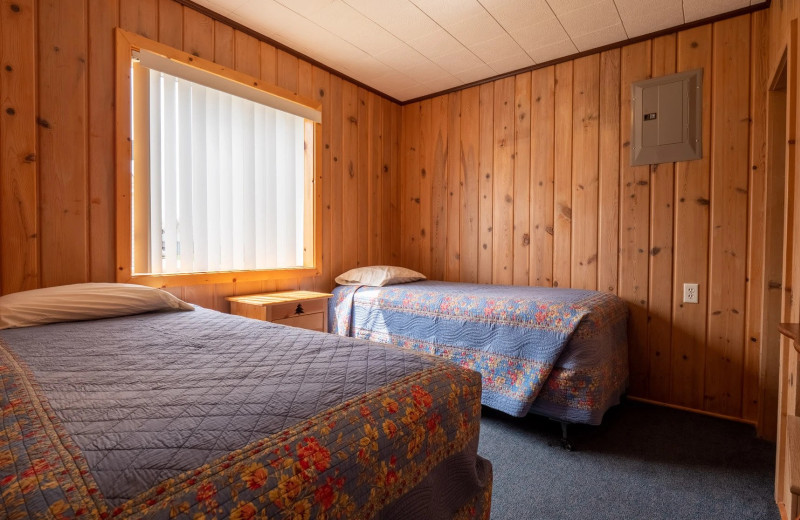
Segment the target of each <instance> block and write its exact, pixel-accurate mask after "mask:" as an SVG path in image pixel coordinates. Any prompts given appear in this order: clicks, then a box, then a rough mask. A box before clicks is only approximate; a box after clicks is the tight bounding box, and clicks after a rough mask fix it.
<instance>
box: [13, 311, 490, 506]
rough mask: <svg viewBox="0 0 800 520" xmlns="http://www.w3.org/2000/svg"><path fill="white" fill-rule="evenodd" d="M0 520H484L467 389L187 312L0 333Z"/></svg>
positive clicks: (383, 359) (365, 356)
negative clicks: (226, 519) (227, 519)
mask: <svg viewBox="0 0 800 520" xmlns="http://www.w3.org/2000/svg"><path fill="white" fill-rule="evenodd" d="M0 384H1V385H2V393H1V394H0V410H2V414H3V415H2V417H3V422H2V432H3V435H0V488H2V502H0V517H3V518H36V517H55V518H61V517H71V518H142V517H144V518H173V517H186V518H215V517H230V518H237V519H244V518H251V517H254V516H255V515H259V517H261V515H262V514H263V515H265V516H266V517H269V518H298V519H299V518H413V517H419V516H417V515H423V516H425V517H429V518H488V515H489V505H490V496H491V465H490V464H489V463H488V461H486V460H484V459H482V458H480V457H479V456H478V455H477V442H478V433H479V427H480V423H479V420H480V375H479V374H477V373H475V372H471V371H467V370H464V369H462V368H460V367H458V366H455V365H454V364H452V363H449V362H445V361H442V360H439V359H436V358H434V357H431V356H423V355H415V354H413V353H410V352H408V351H404V350H401V349H398V348H391V347H387V346H384V345H377V344H374V343H369V342H366V341H362V340H357V339H352V338H343V337H339V336H333V335H328V334H323V333H317V332H312V331H306V330H302V329H296V328H292V327H286V326H281V325H274V324H270V323H264V322H258V321H255V320H249V319H246V318H239V317H236V316H229V315H224V314H221V313H218V312H214V311H209V310H205V309H201V308H197V309H196V311H195V312H182V313H153V314H142V315H137V316H128V317H123V318H113V319H105V320H95V321H86V322H74V323H60V324H52V325H45V326H39V327H31V328H27V329H11V330H5V331H0Z"/></svg>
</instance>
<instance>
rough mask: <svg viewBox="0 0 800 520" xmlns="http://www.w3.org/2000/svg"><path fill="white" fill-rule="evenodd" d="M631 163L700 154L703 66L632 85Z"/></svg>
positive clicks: (698, 156) (632, 164) (659, 161)
mask: <svg viewBox="0 0 800 520" xmlns="http://www.w3.org/2000/svg"><path fill="white" fill-rule="evenodd" d="M631 90H632V92H631V100H632V103H633V125H632V126H631V166H639V165H643V164H656V163H665V162H676V161H689V160H692V159H700V158H702V157H703V150H702V144H703V132H702V131H703V129H702V120H703V110H702V107H703V105H702V103H703V69H695V70H690V71H686V72H680V73H678V74H670V75H669V76H662V77H660V78H653V79H647V80H642V81H637V82H635V83H633V85H632V86H631Z"/></svg>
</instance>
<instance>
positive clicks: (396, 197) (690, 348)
mask: <svg viewBox="0 0 800 520" xmlns="http://www.w3.org/2000/svg"><path fill="white" fill-rule="evenodd" d="M15 5H16V6H18V7H19V9H18V10H12V9H7V8H4V9H3V10H1V11H0V29H2V30H0V38H2V41H3V45H2V47H0V53H2V57H3V64H4V69H3V70H0V96H1V99H2V113H0V142H2V143H3V152H2V154H0V236H1V237H2V241H0V253H1V254H0V292H2V293H9V292H14V291H18V290H22V289H27V288H34V287H39V286H48V285H54V284H61V283H70V282H80V281H110V280H113V279H114V269H115V265H114V250H113V244H114V240H115V237H114V222H113V215H114V213H115V206H114V200H113V190H114V187H113V177H114V172H113V164H114V157H113V145H114V143H113V139H114V136H113V132H112V130H111V129H112V125H113V123H114V122H113V113H112V103H113V55H112V52H113V51H112V41H113V36H112V35H113V31H112V29H113V28H114V27H116V26H119V27H122V28H124V29H126V30H130V31H133V32H137V33H139V34H142V35H145V36H147V37H149V38H153V39H160V40H161V41H163V42H164V43H168V44H170V45H173V46H176V47H180V48H182V49H183V50H185V51H187V52H190V53H192V54H196V55H198V56H200V57H203V58H206V59H211V60H214V61H215V62H217V63H219V64H222V65H225V66H228V67H233V68H236V69H238V70H241V71H243V72H247V73H249V74H252V75H254V76H257V77H260V78H261V80H262V81H269V82H274V83H276V84H279V85H281V86H283V87H286V88H289V89H291V90H293V91H297V92H301V93H303V94H305V95H310V96H313V97H315V98H316V99H318V100H320V101H321V102H322V105H323V129H322V140H323V152H322V173H323V185H322V199H323V210H322V211H323V215H322V221H323V241H322V242H323V244H322V247H323V265H322V275H321V276H319V277H316V278H314V279H304V280H280V281H263V282H248V283H232V284H217V285H202V286H192V287H178V288H173V289H171V290H172V291H173V292H174V293H176V294H178V295H179V296H182V297H184V298H186V299H187V300H189V301H192V302H195V303H198V304H200V305H205V306H208V307H212V308H218V309H221V310H226V309H227V303H226V302H225V300H224V298H225V297H226V296H228V295H231V294H245V293H248V292H253V291H258V290H275V289H289V288H296V287H303V288H314V289H317V290H329V289H330V288H331V287H332V285H333V284H332V279H333V278H334V277H335V276H336V275H338V274H339V273H341V272H342V271H344V270H345V269H348V268H351V267H355V266H357V265H364V264H374V263H391V264H401V265H406V266H408V267H411V268H414V269H418V270H421V271H423V272H425V273H426V274H428V275H429V276H431V277H432V278H440V279H447V280H462V281H468V282H480V283H518V284H530V285H545V286H550V285H556V286H559V287H585V288H590V289H598V290H603V291H610V292H615V293H617V294H619V295H620V296H622V297H623V298H625V299H626V301H628V303H629V305H630V308H631V331H630V332H631V339H632V341H631V351H630V361H631V393H632V394H633V395H636V396H640V397H645V398H650V399H655V400H659V401H663V402H667V403H673V404H677V405H682V406H687V407H691V408H696V409H702V410H707V411H711V412H715V413H721V414H724V415H730V416H735V417H741V418H744V419H747V420H755V419H756V417H757V415H758V413H760V412H759V402H758V400H759V396H760V395H761V392H760V389H759V388H756V385H757V384H758V383H757V382H758V379H759V378H758V372H759V370H762V367H760V366H759V356H758V352H759V351H760V348H761V335H760V334H759V323H760V316H762V315H763V314H762V313H763V311H762V309H761V308H760V306H761V305H762V304H763V298H761V297H760V295H759V294H758V291H752V290H751V289H750V286H749V285H748V284H749V283H764V277H765V275H764V273H763V258H761V259H760V257H759V253H761V254H762V256H763V246H762V245H760V243H759V242H757V240H761V235H760V233H759V231H758V230H759V229H760V228H759V225H760V222H761V221H760V220H759V219H758V218H757V217H758V215H762V214H764V211H765V208H764V207H763V204H764V196H763V195H762V194H761V193H763V190H764V189H765V187H764V186H765V185H764V184H763V183H764V182H765V181H764V177H763V176H759V174H758V168H759V167H762V166H761V165H763V163H764V157H763V142H764V133H765V132H764V130H763V125H764V121H763V118H764V107H763V95H762V94H763V92H762V91H763V89H764V85H765V82H766V81H767V79H766V78H771V77H772V71H774V70H775V69H776V67H777V63H778V61H779V58H780V49H781V45H783V42H785V40H786V38H787V36H786V35H787V34H788V23H787V18H790V17H791V16H793V14H792V13H794V15H796V14H797V13H795V11H796V9H795V8H794V7H793V8H792V9H793V10H792V12H791V13H788V14H787V12H784V11H785V9H784V8H783V7H780V6H777V5H775V4H773V7H772V8H771V9H770V10H769V12H768V13H764V14H759V13H756V14H753V15H745V16H742V17H738V18H736V19H730V20H724V21H722V22H717V23H715V24H713V25H705V26H700V27H696V28H693V29H689V30H686V31H682V32H679V33H676V34H671V35H665V36H662V37H659V38H657V39H654V40H651V41H645V42H641V43H637V44H635V45H630V46H626V47H623V48H620V49H612V50H608V51H604V52H602V53H598V54H594V55H589V56H585V57H582V58H580V59H577V60H573V61H567V62H564V63H561V64H558V65H555V66H551V67H546V68H542V69H538V70H535V71H532V72H526V73H524V74H519V75H517V76H514V77H510V78H505V79H502V80H498V81H495V82H490V83H486V84H483V85H480V86H476V87H472V88H470V89H466V90H463V91H459V92H455V93H450V94H447V95H444V96H440V97H437V98H433V99H430V100H426V101H423V102H418V103H413V104H410V105H406V106H403V107H400V106H398V105H396V104H394V103H392V102H390V101H388V100H386V99H382V98H380V97H378V96H376V95H374V94H372V93H370V92H368V91H365V90H363V89H360V88H358V87H357V86H355V85H353V84H351V83H349V82H347V81H346V80H343V79H342V78H341V77H339V76H337V75H335V74H330V73H328V72H327V71H323V70H321V69H318V68H317V67H313V66H312V65H311V64H309V63H305V62H303V61H301V60H299V59H297V58H296V57H294V56H292V55H290V54H288V53H286V52H284V51H281V50H277V49H275V47H273V46H272V45H270V44H268V43H266V42H260V41H258V40H256V39H254V38H253V37H251V36H249V35H246V34H244V33H241V32H238V31H236V30H235V29H234V28H232V27H230V26H228V25H226V24H224V23H221V22H220V21H218V20H214V19H212V18H210V17H208V16H206V15H204V14H202V13H199V12H196V11H194V10H192V9H190V8H188V7H185V6H182V5H180V4H179V3H177V2H175V1H173V0H101V1H96V2H95V1H91V2H87V1H86V0H82V1H79V2H72V3H69V2H68V3H64V2H55V1H53V0H42V1H40V2H33V1H30V0H20V1H19V2H15ZM63 19H69V20H70V21H71V22H74V23H70V24H68V25H64V24H63V23H59V22H60V21H61V20H63ZM765 20H768V21H769V23H770V24H771V26H775V27H777V30H776V31H777V32H775V33H774V35H773V34H772V33H770V34H769V35H768V36H767V35H765V31H764V30H763V28H762V27H760V26H759V24H762V25H763V24H764V23H765ZM759 30H760V31H761V32H759ZM35 49H38V52H36V53H35V52H34V50H35ZM765 54H767V55H768V56H769V60H768V62H767V63H768V65H766V66H765V67H766V70H761V69H760V68H759V63H761V61H762V60H761V58H763V56H764V55H765ZM698 67H702V68H704V70H705V78H706V81H705V82H704V92H703V94H704V106H703V147H704V151H705V154H704V157H703V159H701V160H697V161H689V162H682V163H676V164H674V165H658V166H657V167H639V168H631V167H630V166H629V154H630V148H629V147H630V143H629V142H628V136H629V132H630V110H629V106H630V105H629V103H630V81H633V80H635V79H640V78H644V77H649V76H652V75H660V74H666V73H669V72H672V71H683V70H689V69H693V68H698ZM762 68H763V67H762ZM790 101H791V102H790V105H791V106H796V100H790ZM759 125H760V126H759ZM759 128H760V130H759ZM712 129H714V131H713V132H712ZM712 136H713V137H712ZM790 160H791V158H790ZM789 182H793V181H792V180H791V179H790V180H789ZM791 186H794V184H791ZM759 190H761V191H759ZM795 213H796V212H794V211H793V208H790V210H789V212H788V213H787V214H788V215H789V217H790V219H793V218H794V216H793V215H794V214H795ZM790 224H791V225H793V222H791V223H790ZM789 229H790V231H791V229H793V227H791V226H790V227H789ZM787 243H789V244H790V245H792V246H793V244H794V242H793V241H792V237H791V236H790V237H788V238H787ZM759 262H761V263H759ZM748 277H751V278H752V280H751V281H750V282H748ZM759 280H760V281H759ZM684 282H697V283H699V284H700V295H701V298H700V304H699V305H684V304H682V303H681V301H680V300H681V298H680V297H681V293H682V284H683V283H684ZM787 291H788V289H787ZM787 294H788V292H787ZM796 314H797V312H796V311H793V314H792V315H796ZM787 316H789V317H791V316H790V314H789V313H787Z"/></svg>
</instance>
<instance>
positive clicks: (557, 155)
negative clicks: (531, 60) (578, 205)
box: [553, 61, 573, 287]
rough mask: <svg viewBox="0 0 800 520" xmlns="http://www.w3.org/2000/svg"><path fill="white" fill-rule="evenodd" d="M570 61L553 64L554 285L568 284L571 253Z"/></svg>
mask: <svg viewBox="0 0 800 520" xmlns="http://www.w3.org/2000/svg"><path fill="white" fill-rule="evenodd" d="M572 73H573V70H572V62H571V61H567V62H564V63H559V64H558V65H556V75H555V98H554V99H555V130H554V132H553V134H554V145H553V150H554V152H553V153H554V156H553V157H554V161H555V167H554V177H553V194H554V204H553V211H554V215H553V287H569V286H570V281H571V279H570V265H571V256H572Z"/></svg>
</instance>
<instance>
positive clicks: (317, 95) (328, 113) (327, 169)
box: [261, 46, 338, 291]
mask: <svg viewBox="0 0 800 520" xmlns="http://www.w3.org/2000/svg"><path fill="white" fill-rule="evenodd" d="M261 60H262V61H261V74H262V76H261V79H262V80H263V81H267V78H266V77H265V76H264V75H263V74H269V71H265V69H264V47H263V46H262V47H261ZM273 71H274V69H273ZM311 84H312V90H313V92H312V94H313V97H314V99H316V100H318V101H321V102H322V135H321V136H319V138H320V139H322V164H321V165H319V168H322V274H321V275H320V276H318V277H317V279H316V283H315V285H314V289H315V290H317V291H327V290H329V288H330V287H332V283H333V277H334V276H336V275H332V271H331V236H332V235H333V230H332V228H331V224H332V221H331V183H332V175H333V171H332V168H331V137H332V127H333V123H332V122H331V118H332V106H331V91H330V90H331V76H330V73H329V72H328V71H326V70H322V69H320V68H318V67H314V68H313V70H312V71H311ZM337 274H338V273H337Z"/></svg>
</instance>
